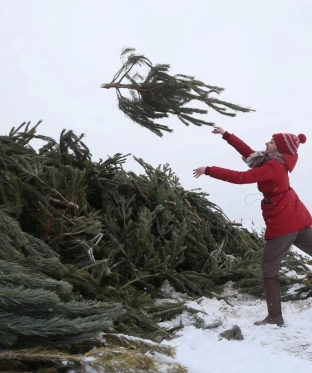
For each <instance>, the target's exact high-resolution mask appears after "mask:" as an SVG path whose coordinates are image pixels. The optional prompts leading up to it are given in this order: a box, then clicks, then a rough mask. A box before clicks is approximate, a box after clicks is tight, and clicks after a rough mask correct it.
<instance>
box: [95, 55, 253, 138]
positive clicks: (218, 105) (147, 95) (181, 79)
mask: <svg viewBox="0 0 312 373" xmlns="http://www.w3.org/2000/svg"><path fill="white" fill-rule="evenodd" d="M134 51H135V49H133V48H127V49H124V50H123V52H122V54H121V59H122V61H123V65H122V67H121V68H120V70H119V71H118V72H117V73H116V74H115V76H114V78H113V80H112V81H111V83H104V84H102V85H101V88H107V89H109V88H115V89H116V93H117V99H118V106H119V109H120V110H121V111H122V112H123V113H124V114H125V115H126V116H128V117H129V118H130V119H132V120H133V121H134V122H136V123H138V124H140V125H141V126H142V127H145V128H147V129H149V130H150V131H152V132H154V133H155V134H156V135H158V136H162V135H163V131H166V132H172V129H171V128H169V127H168V126H166V125H163V124H159V123H156V122H155V121H156V120H159V119H163V118H167V117H168V116H169V114H173V115H176V116H177V117H178V118H179V119H180V121H181V122H182V123H184V124H185V125H187V126H188V125H189V124H191V123H192V124H195V125H197V126H201V125H203V124H204V125H209V126H213V125H214V123H212V122H207V121H205V120H203V119H198V118H195V117H194V116H193V114H207V113H208V110H205V109H198V108H193V107H189V106H188V104H190V103H191V102H192V101H198V102H200V103H203V104H205V105H207V106H208V107H209V108H212V109H214V110H216V111H217V112H218V113H220V114H223V115H227V116H231V117H234V116H236V112H243V113H248V112H250V111H254V110H253V109H250V108H247V107H243V106H240V105H236V104H232V103H230V102H227V101H223V100H219V99H218V98H216V97H213V96H211V95H212V94H220V93H221V92H222V91H223V90H224V89H223V88H220V87H216V86H211V85H208V84H205V83H203V82H202V81H200V80H197V79H195V77H193V76H188V75H184V74H177V75H170V74H169V73H168V71H169V69H170V65H168V64H156V65H153V64H152V62H151V61H150V60H149V59H148V58H146V57H144V56H143V55H136V54H134V53H133V52H134ZM135 67H142V68H144V67H145V71H146V70H147V73H146V75H145V76H143V75H141V73H139V72H133V69H134V68H135ZM125 81H126V83H125ZM122 89H127V90H129V91H130V97H126V96H125V95H124V94H123V92H122ZM229 110H230V111H229Z"/></svg>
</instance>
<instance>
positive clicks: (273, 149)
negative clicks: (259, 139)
mask: <svg viewBox="0 0 312 373" xmlns="http://www.w3.org/2000/svg"><path fill="white" fill-rule="evenodd" d="M265 146H266V151H267V152H278V150H277V146H276V144H275V141H274V140H273V139H272V140H271V141H268V142H266V143H265Z"/></svg>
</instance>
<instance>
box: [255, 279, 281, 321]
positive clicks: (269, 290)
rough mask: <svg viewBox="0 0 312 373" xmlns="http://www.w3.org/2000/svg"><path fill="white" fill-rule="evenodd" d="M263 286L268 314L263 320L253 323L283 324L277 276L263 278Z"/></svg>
mask: <svg viewBox="0 0 312 373" xmlns="http://www.w3.org/2000/svg"><path fill="white" fill-rule="evenodd" d="M263 287H264V293H265V299H266V302H267V307H268V313H269V314H268V316H267V317H266V318H265V319H264V320H262V321H257V322H255V325H266V324H275V325H277V326H284V320H283V316H282V309H281V300H280V287H279V280H278V277H277V276H276V277H272V278H264V279H263Z"/></svg>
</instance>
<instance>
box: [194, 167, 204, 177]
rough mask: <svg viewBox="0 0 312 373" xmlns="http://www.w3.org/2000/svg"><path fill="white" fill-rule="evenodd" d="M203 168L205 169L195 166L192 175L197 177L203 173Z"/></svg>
mask: <svg viewBox="0 0 312 373" xmlns="http://www.w3.org/2000/svg"><path fill="white" fill-rule="evenodd" d="M205 170H206V167H198V168H195V170H193V176H194V177H199V176H201V175H205Z"/></svg>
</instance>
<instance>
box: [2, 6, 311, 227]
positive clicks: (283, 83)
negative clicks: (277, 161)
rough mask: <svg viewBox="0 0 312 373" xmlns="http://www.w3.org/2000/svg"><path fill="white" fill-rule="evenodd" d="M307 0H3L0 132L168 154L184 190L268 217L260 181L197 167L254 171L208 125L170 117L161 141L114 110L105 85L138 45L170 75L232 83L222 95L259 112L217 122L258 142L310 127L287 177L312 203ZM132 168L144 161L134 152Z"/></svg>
mask: <svg viewBox="0 0 312 373" xmlns="http://www.w3.org/2000/svg"><path fill="white" fill-rule="evenodd" d="M311 19H312V1H311V0H297V1H294V0H253V1H250V0H235V1H233V0H223V1H222V0H219V1H212V0H157V1H147V0H132V1H127V0H114V1H107V0H104V1H103V0H88V1H82V0H81V1H79V0H65V1H64V0H54V1H49V0H0V71H1V75H0V76H1V82H0V83H1V90H0V107H1V135H6V134H8V132H9V130H10V129H11V128H12V127H13V126H17V125H19V124H20V123H21V122H23V121H31V122H32V123H33V124H35V123H36V122H37V121H38V120H39V119H43V123H42V124H41V126H40V127H39V131H38V132H39V133H40V134H44V135H48V136H51V137H53V138H58V137H59V134H60V132H61V130H62V129H63V128H66V129H68V130H69V129H72V130H73V131H74V132H75V133H76V134H80V133H85V134H86V138H85V143H86V144H87V145H88V146H89V148H90V150H91V152H92V154H93V160H94V161H97V160H98V159H99V158H103V159H106V156H107V155H110V156H112V155H114V154H115V153H123V154H127V153H131V154H132V155H135V156H136V157H141V158H143V159H144V161H145V162H148V163H150V164H151V165H152V166H154V167H157V166H158V165H159V164H164V163H169V164H170V165H171V167H172V169H173V170H174V171H175V172H176V174H177V176H178V177H179V178H180V181H181V184H182V186H183V187H184V188H185V189H188V190H189V189H193V188H202V190H203V191H205V192H207V193H209V197H208V198H209V200H210V201H211V202H213V203H215V204H217V205H218V206H220V207H221V208H222V209H223V211H224V213H225V214H226V215H227V216H228V217H229V218H230V219H231V220H235V221H240V220H241V219H243V220H244V221H251V220H254V221H255V222H257V223H259V224H263V220H262V217H261V212H260V199H261V195H260V194H259V193H258V190H257V187H256V185H255V184H252V185H234V184H229V183H224V182H222V181H219V180H214V179H212V178H210V177H205V176H202V177H200V178H199V179H195V178H193V175H192V170H193V169H194V168H197V167H200V166H213V165H214V166H221V167H226V168H230V169H234V170H240V171H242V170H247V167H246V165H245V164H244V163H243V161H242V160H241V158H240V156H239V154H238V153H236V152H235V150H234V149H233V148H231V147H230V146H229V145H228V144H227V143H226V142H225V141H224V140H222V138H221V136H219V135H214V134H212V133H211V130H212V128H211V127H207V126H205V127H194V126H193V127H185V126H184V125H183V124H182V123H181V122H180V121H179V120H178V119H176V118H173V117H172V118H170V120H169V121H167V123H166V124H168V125H169V126H170V127H171V128H173V129H174V132H173V133H172V134H169V133H168V134H165V135H164V137H163V138H159V137H157V136H156V135H154V134H153V133H151V132H149V131H148V130H147V129H144V128H142V127H140V126H139V125H137V124H135V123H133V122H131V121H130V120H129V119H128V118H126V117H125V116H124V114H123V113H122V112H121V111H120V110H119V109H118V107H117V101H116V95H115V92H114V91H113V90H105V89H101V88H100V85H101V84H102V83H105V82H110V81H111V80H112V77H113V76H114V74H115V73H116V72H117V70H118V69H119V68H120V66H121V65H120V59H119V56H120V52H121V50H122V49H123V48H124V47H129V46H130V47H134V48H136V50H137V52H138V53H140V54H144V55H145V56H146V57H148V58H149V59H151V61H152V62H153V63H169V64H170V65H171V70H170V71H171V72H172V73H183V74H188V75H195V77H196V78H197V79H199V80H202V81H204V82H205V83H207V84H211V85H217V86H221V87H223V88H225V92H223V93H222V95H221V97H220V98H222V99H224V100H228V101H231V102H234V103H238V104H241V105H244V106H248V107H251V108H253V109H255V110H256V112H255V113H249V114H238V115H237V117H236V118H228V117H224V116H222V115H220V114H217V113H214V112H212V111H210V112H209V113H208V115H207V116H206V117H205V119H206V120H211V121H215V123H216V125H218V126H222V127H223V128H224V129H227V130H228V131H229V132H233V133H235V134H236V135H238V136H239V137H241V138H242V139H243V140H244V141H245V142H247V143H248V144H249V145H250V146H251V147H252V148H254V149H256V150H262V149H264V143H265V142H266V141H268V140H270V139H271V137H272V134H273V133H277V132H292V133H295V134H296V135H297V134H299V133H304V134H305V135H306V136H307V139H308V140H307V143H306V144H304V145H301V146H300V148H299V162H298V164H297V166H296V168H295V170H294V171H293V172H292V174H291V185H292V186H293V188H294V189H295V190H296V192H297V193H298V195H299V196H300V197H301V199H302V201H303V202H304V203H305V204H306V205H307V207H308V208H309V209H310V211H311V212H312V201H311V200H310V198H309V196H310V195H311V181H312V176H311V174H312V164H311V146H312V126H311V124H312V123H311V118H312V105H311V86H312V71H311V67H312V42H311V40H312V21H311ZM125 168H126V169H127V170H131V171H134V172H136V173H138V174H139V173H142V172H143V169H142V168H141V167H140V166H139V165H138V164H137V163H136V162H135V161H134V160H133V159H132V157H130V158H129V159H128V161H127V163H126V165H125Z"/></svg>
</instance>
